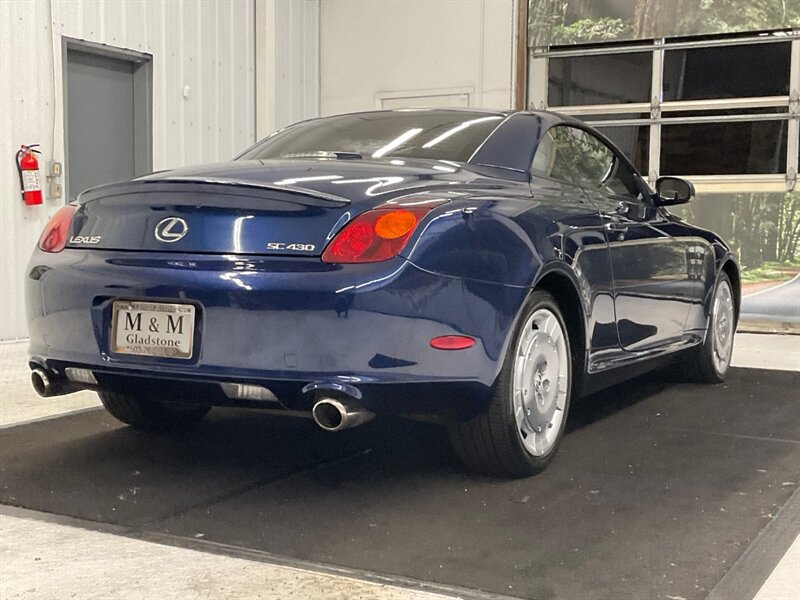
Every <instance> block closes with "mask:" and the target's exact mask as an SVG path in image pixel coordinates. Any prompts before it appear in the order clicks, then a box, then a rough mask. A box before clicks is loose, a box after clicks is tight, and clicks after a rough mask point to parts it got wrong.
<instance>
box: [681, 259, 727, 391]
mask: <svg viewBox="0 0 800 600" xmlns="http://www.w3.org/2000/svg"><path fill="white" fill-rule="evenodd" d="M733 298H734V296H733V287H732V286H731V280H730V278H729V277H728V274H727V273H725V272H724V271H723V272H722V273H720V275H719V277H718V278H717V283H716V286H715V287H714V297H713V298H712V300H711V311H710V314H709V317H708V328H707V329H706V337H705V341H704V342H703V344H701V345H700V346H697V347H695V348H692V349H691V350H690V351H689V354H688V356H687V357H686V366H687V369H688V375H689V378H690V379H691V380H692V381H697V382H699V383H721V382H722V381H724V379H725V375H726V374H727V373H728V368H729V367H730V366H731V357H732V356H733V336H734V333H735V332H736V307H735V303H734V299H733Z"/></svg>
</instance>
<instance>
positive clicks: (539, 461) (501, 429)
mask: <svg viewBox="0 0 800 600" xmlns="http://www.w3.org/2000/svg"><path fill="white" fill-rule="evenodd" d="M540 309H547V310H548V311H550V312H551V313H552V314H553V315H555V317H556V319H557V320H558V323H559V325H560V327H561V332H562V333H563V339H564V341H565V344H566V367H567V371H566V373H567V375H566V378H567V381H566V399H565V401H564V406H563V415H562V418H561V423H560V425H559V427H558V430H557V432H556V436H555V442H554V443H553V445H552V447H550V449H549V450H548V451H547V452H546V453H544V454H543V455H541V456H535V455H534V454H532V453H531V452H530V451H529V450H528V449H527V448H526V447H525V445H524V444H523V437H522V436H523V434H522V433H521V429H520V427H519V426H518V425H517V421H516V418H515V410H514V399H513V380H512V378H513V376H514V362H515V361H514V357H515V353H516V351H517V347H518V344H519V343H520V339H521V337H522V335H523V332H524V330H526V329H527V328H526V325H527V323H528V321H529V319H530V318H531V317H532V316H533V315H534V313H536V312H537V311H539V310H540ZM571 393H572V354H571V349H570V345H569V334H568V331H567V328H566V326H565V324H564V318H563V316H562V315H561V311H560V309H559V307H558V304H557V303H556V301H555V299H554V298H553V297H552V296H551V295H550V294H549V293H547V292H545V291H542V290H536V291H534V292H533V293H532V294H531V296H530V297H529V299H528V301H527V302H526V305H525V307H524V308H523V311H522V316H521V318H520V321H519V325H518V327H517V331H516V332H515V333H514V336H513V338H512V340H511V343H510V344H509V347H508V350H507V352H506V356H505V359H504V362H503V367H502V369H501V371H500V375H499V377H498V380H497V383H496V385H495V389H494V393H493V396H492V400H491V402H490V404H489V406H488V408H487V409H486V411H485V412H483V413H482V414H480V415H478V416H477V417H475V418H473V419H471V420H468V421H463V422H457V423H451V424H449V425H448V432H449V434H450V441H451V443H452V445H453V448H454V449H455V451H456V454H458V456H459V458H460V459H461V461H462V462H463V463H464V465H465V466H466V467H467V468H468V469H469V470H470V471H473V472H475V473H479V474H483V475H491V476H500V477H529V476H531V475H535V474H536V473H539V472H540V471H542V470H543V469H544V468H545V467H547V465H548V464H549V463H550V462H551V461H552V460H553V457H554V456H555V453H556V450H558V446H559V444H560V442H561V439H562V437H563V435H564V429H565V426H566V423H567V414H568V412H569V400H570V395H571Z"/></svg>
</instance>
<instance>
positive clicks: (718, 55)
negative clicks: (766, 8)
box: [664, 42, 791, 102]
mask: <svg viewBox="0 0 800 600" xmlns="http://www.w3.org/2000/svg"><path fill="white" fill-rule="evenodd" d="M790 51H791V44H790V43H789V42H780V43H775V44H746V45H741V46H722V47H717V48H689V49H685V50H668V51H667V52H665V53H664V101H667V102H668V101H670V100H707V99H712V98H749V97H759V96H786V95H788V94H789V63H790Z"/></svg>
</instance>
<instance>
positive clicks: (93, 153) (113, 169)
mask: <svg viewBox="0 0 800 600" xmlns="http://www.w3.org/2000/svg"><path fill="white" fill-rule="evenodd" d="M106 52H107V51H106ZM66 57H67V60H66V69H65V74H64V75H65V77H64V80H65V115H66V123H65V125H66V126H65V133H66V144H65V145H66V156H65V162H66V174H67V180H66V184H67V198H68V199H69V200H70V201H71V200H74V199H75V198H76V197H77V196H78V194H80V193H81V192H82V191H83V190H85V189H88V188H90V187H94V186H97V185H101V184H103V183H110V182H112V181H123V180H128V179H131V178H133V177H135V176H137V175H143V174H145V173H147V172H149V171H150V170H151V168H152V160H151V152H150V118H149V105H150V98H149V87H150V86H149V85H147V84H146V83H145V82H144V81H143V79H144V78H148V77H147V76H148V75H149V73H146V72H145V73H143V72H142V67H143V65H144V63H145V62H146V61H143V60H142V59H141V58H136V59H131V60H129V59H127V58H120V57H117V56H110V55H108V54H107V53H106V54H100V53H97V52H95V51H92V50H91V49H88V51H87V49H84V48H81V49H76V48H75V47H73V46H72V45H68V46H67V47H66ZM148 66H149V65H148ZM145 71H149V69H145ZM143 76H144V77H143ZM143 83H145V84H144V85H143ZM148 83H149V82H148Z"/></svg>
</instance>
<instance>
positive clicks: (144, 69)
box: [61, 36, 153, 200]
mask: <svg viewBox="0 0 800 600" xmlns="http://www.w3.org/2000/svg"><path fill="white" fill-rule="evenodd" d="M70 50H72V51H76V52H83V53H85V54H94V55H96V56H105V57H108V58H114V59H117V60H123V61H126V62H129V63H132V64H133V65H134V68H133V124H134V131H135V132H136V135H134V139H133V145H134V147H133V163H134V172H136V173H141V174H145V173H149V172H151V171H152V170H153V55H152V54H148V53H146V52H139V51H137V50H130V49H128V48H118V47H116V46H109V45H107V44H99V43H97V42H90V41H87V40H81V39H77V38H71V37H67V36H61V81H62V85H61V102H62V106H63V109H62V111H63V118H64V170H63V177H64V195H63V197H64V198H65V200H69V197H70V196H69V164H70V162H69V139H68V136H69V100H68V97H69V75H68V71H69V54H68V53H69V51H70Z"/></svg>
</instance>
